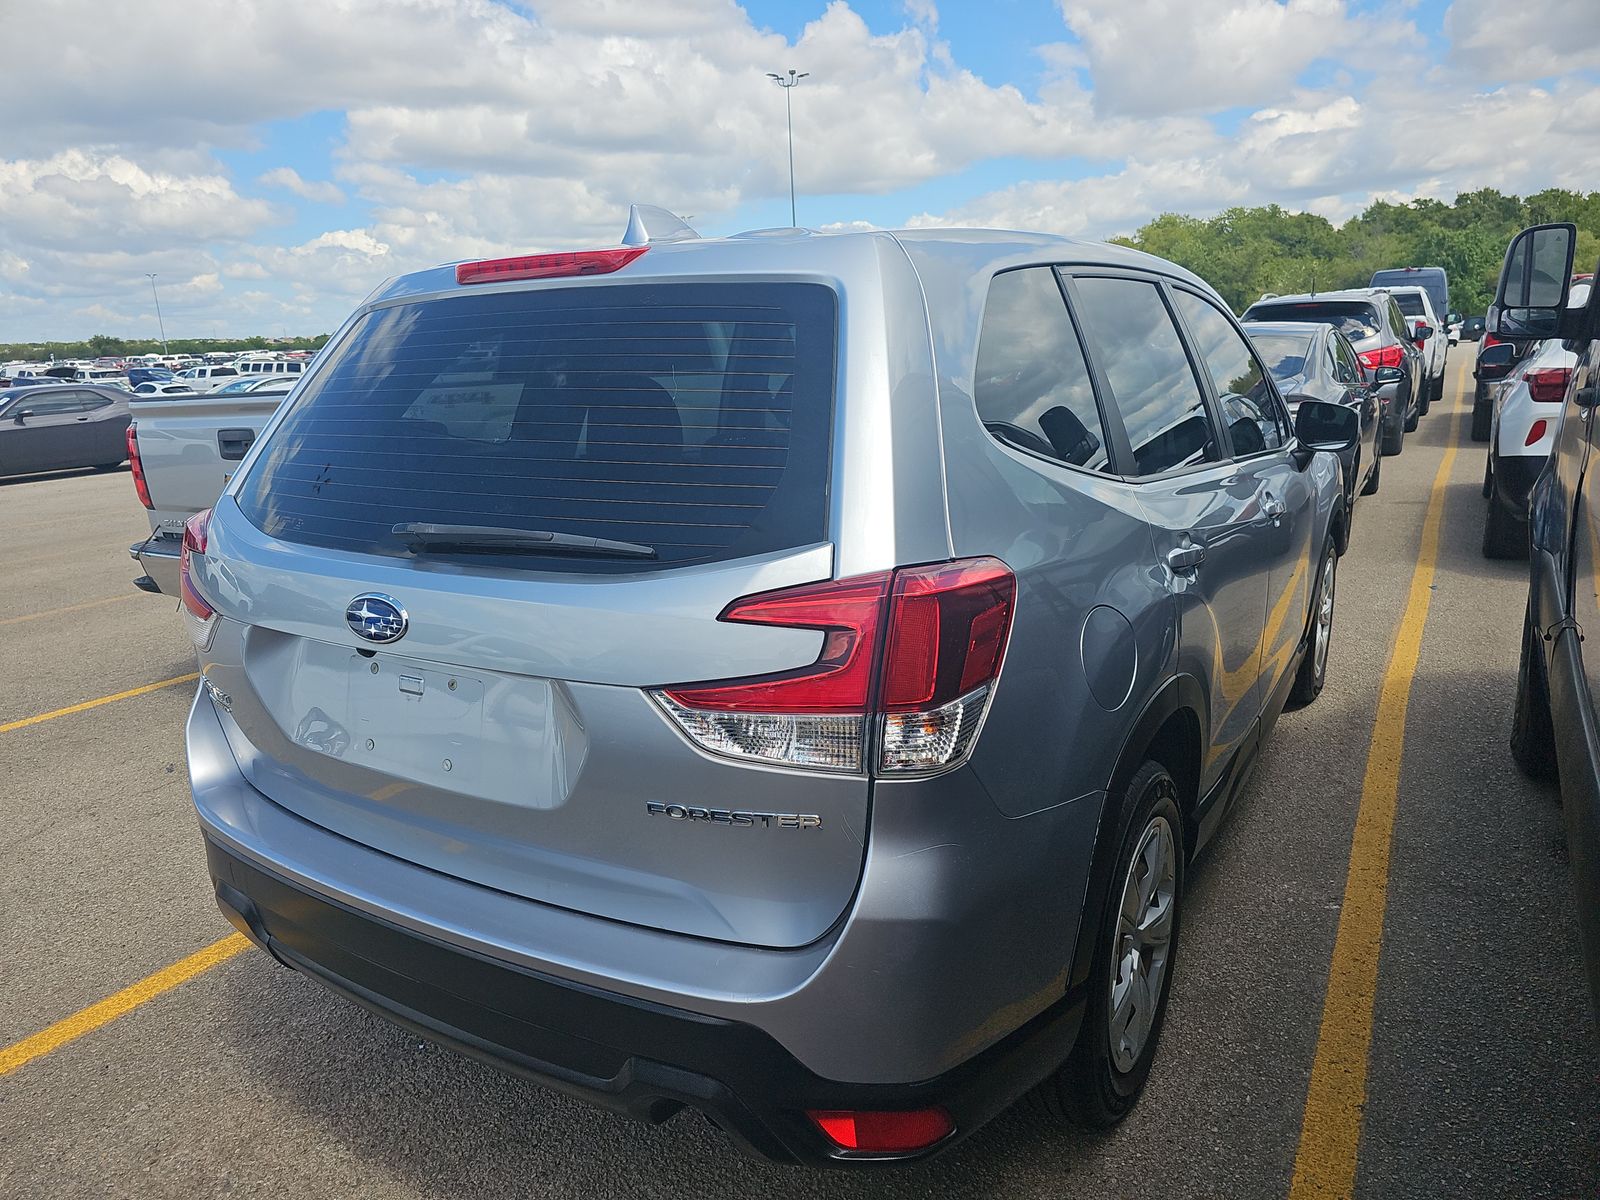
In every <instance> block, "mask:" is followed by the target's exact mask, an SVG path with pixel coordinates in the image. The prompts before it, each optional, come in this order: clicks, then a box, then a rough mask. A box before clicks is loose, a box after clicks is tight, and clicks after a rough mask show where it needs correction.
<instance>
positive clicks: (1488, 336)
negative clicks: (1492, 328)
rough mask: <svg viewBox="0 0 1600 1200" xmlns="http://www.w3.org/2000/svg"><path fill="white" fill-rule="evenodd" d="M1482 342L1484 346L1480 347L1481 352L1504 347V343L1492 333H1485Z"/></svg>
mask: <svg viewBox="0 0 1600 1200" xmlns="http://www.w3.org/2000/svg"><path fill="white" fill-rule="evenodd" d="M1482 340H1483V345H1482V346H1481V347H1480V349H1481V350H1487V349H1488V348H1489V347H1490V346H1500V345H1504V343H1503V342H1501V340H1500V339H1499V338H1497V337H1495V335H1494V334H1492V333H1485V334H1484V335H1483V339H1482Z"/></svg>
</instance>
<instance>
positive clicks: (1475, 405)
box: [1472, 388, 1494, 442]
mask: <svg viewBox="0 0 1600 1200" xmlns="http://www.w3.org/2000/svg"><path fill="white" fill-rule="evenodd" d="M1493 425H1494V409H1492V408H1490V407H1489V397H1487V396H1485V395H1484V394H1483V390H1482V389H1481V388H1480V389H1478V390H1476V391H1474V392H1473V393H1472V440H1473V441H1475V442H1487V441H1488V440H1489V430H1490V428H1491V427H1492V426H1493Z"/></svg>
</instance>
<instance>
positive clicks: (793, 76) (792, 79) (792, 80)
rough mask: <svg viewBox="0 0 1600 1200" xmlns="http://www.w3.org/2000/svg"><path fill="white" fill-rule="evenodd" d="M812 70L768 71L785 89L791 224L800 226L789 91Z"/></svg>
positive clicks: (772, 78)
mask: <svg viewBox="0 0 1600 1200" xmlns="http://www.w3.org/2000/svg"><path fill="white" fill-rule="evenodd" d="M810 74H811V72H810V71H801V72H799V73H796V72H794V71H790V72H789V77H788V78H787V79H785V78H784V77H783V76H782V75H779V74H776V73H775V72H772V71H768V72H767V78H768V79H770V80H772V82H773V83H775V84H777V85H778V86H779V87H781V88H782V89H783V115H784V117H785V118H786V119H787V120H788V124H789V224H790V225H792V226H794V227H795V228H799V226H800V222H799V221H798V220H797V219H796V218H795V215H794V105H793V103H792V102H791V101H790V99H789V93H790V92H792V91H794V89H795V88H797V87H799V86H800V81H801V80H802V79H804V78H806V77H807V76H808V75H810Z"/></svg>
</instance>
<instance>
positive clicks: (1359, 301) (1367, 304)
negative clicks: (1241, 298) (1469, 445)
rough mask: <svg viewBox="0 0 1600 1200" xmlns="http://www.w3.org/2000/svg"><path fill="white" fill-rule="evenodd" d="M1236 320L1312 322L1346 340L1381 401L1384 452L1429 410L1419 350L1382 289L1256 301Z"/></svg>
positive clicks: (1397, 446)
mask: <svg viewBox="0 0 1600 1200" xmlns="http://www.w3.org/2000/svg"><path fill="white" fill-rule="evenodd" d="M1240 320H1243V321H1316V322H1319V323H1321V324H1326V325H1332V326H1334V327H1335V328H1336V329H1338V330H1339V332H1340V333H1342V334H1344V335H1345V337H1347V338H1349V339H1350V344H1351V345H1353V346H1354V347H1355V350H1356V356H1357V357H1358V358H1359V359H1360V360H1361V365H1362V367H1363V368H1364V369H1365V370H1366V371H1367V372H1368V375H1369V378H1370V379H1371V380H1372V382H1374V383H1376V384H1377V385H1378V395H1379V397H1380V398H1381V399H1382V400H1383V401H1384V418H1383V420H1384V426H1383V452H1384V453H1385V454H1399V453H1400V451H1401V450H1402V449H1403V448H1404V446H1405V436H1406V434H1408V433H1410V432H1411V431H1412V430H1413V429H1415V428H1416V427H1417V422H1418V421H1419V420H1420V419H1421V418H1422V416H1423V414H1425V413H1426V412H1427V411H1428V405H1429V400H1428V388H1427V378H1428V371H1427V366H1426V365H1425V363H1424V360H1423V357H1422V352H1421V351H1420V350H1418V349H1417V347H1416V343H1414V342H1413V341H1412V340H1411V333H1410V331H1409V330H1408V329H1407V328H1406V319H1405V316H1404V314H1402V313H1401V311H1400V308H1399V305H1397V304H1396V303H1395V300H1394V297H1393V296H1392V295H1391V294H1390V293H1389V292H1387V291H1385V290H1384V289H1383V288H1351V289H1350V290H1348V291H1343V292H1318V293H1316V294H1314V295H1305V296H1273V297H1271V298H1269V299H1263V300H1257V301H1256V302H1255V303H1254V304H1252V305H1251V306H1250V307H1249V309H1247V310H1246V311H1245V314H1244V316H1243V317H1241V318H1240ZM1380 372H1382V374H1380ZM1397 372H1398V374H1397Z"/></svg>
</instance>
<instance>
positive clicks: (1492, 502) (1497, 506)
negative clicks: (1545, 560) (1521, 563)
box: [1483, 473, 1528, 558]
mask: <svg viewBox="0 0 1600 1200" xmlns="http://www.w3.org/2000/svg"><path fill="white" fill-rule="evenodd" d="M1498 492H1499V489H1498V488H1497V487H1496V486H1495V482H1494V476H1493V474H1492V473H1491V475H1490V477H1489V511H1488V512H1486V513H1485V514H1484V517H1483V556H1484V557H1485V558H1527V557H1528V526H1527V523H1526V522H1525V521H1519V520H1517V519H1516V517H1514V516H1512V515H1511V514H1510V513H1508V512H1507V511H1506V506H1505V505H1503V504H1501V503H1500V497H1499V495H1498Z"/></svg>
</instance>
